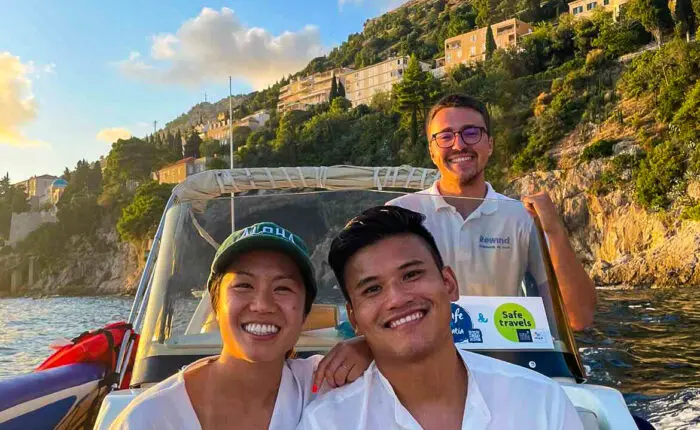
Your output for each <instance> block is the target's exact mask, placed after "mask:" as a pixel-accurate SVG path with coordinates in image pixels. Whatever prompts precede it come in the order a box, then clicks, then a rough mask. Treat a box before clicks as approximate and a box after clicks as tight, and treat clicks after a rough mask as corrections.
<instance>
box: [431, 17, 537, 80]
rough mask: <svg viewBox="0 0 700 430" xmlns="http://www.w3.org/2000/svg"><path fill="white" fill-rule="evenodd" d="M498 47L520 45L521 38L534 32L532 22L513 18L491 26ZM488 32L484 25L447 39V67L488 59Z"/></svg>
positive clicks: (471, 63) (505, 47)
mask: <svg viewBox="0 0 700 430" xmlns="http://www.w3.org/2000/svg"><path fill="white" fill-rule="evenodd" d="M491 31H492V32H493V39H494V40H495V42H496V48H497V49H507V48H510V47H514V46H518V43H519V41H520V39H522V38H523V37H524V36H526V35H528V34H530V33H532V31H533V28H532V26H531V25H530V24H528V23H526V22H523V21H520V20H519V19H516V18H512V19H508V20H505V21H502V22H499V23H497V24H493V25H492V26H491ZM486 32H487V27H482V28H479V29H476V30H474V31H470V32H469V33H464V34H460V35H458V36H455V37H451V38H449V39H447V40H445V68H446V69H447V70H449V69H450V68H452V67H454V66H456V65H458V64H464V65H473V64H476V63H477V62H479V61H484V60H485V59H486Z"/></svg>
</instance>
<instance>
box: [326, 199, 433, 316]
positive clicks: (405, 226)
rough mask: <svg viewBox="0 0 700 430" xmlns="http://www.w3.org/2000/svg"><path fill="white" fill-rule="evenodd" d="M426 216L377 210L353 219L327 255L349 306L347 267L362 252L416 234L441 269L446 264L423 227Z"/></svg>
mask: <svg viewBox="0 0 700 430" xmlns="http://www.w3.org/2000/svg"><path fill="white" fill-rule="evenodd" d="M424 220H425V216H424V215H422V214H419V213H418V212H413V211H411V210H408V209H404V208H402V207H398V206H376V207H373V208H370V209H367V210H366V211H364V212H362V213H361V214H360V215H358V216H356V217H355V218H353V219H351V220H350V221H349V222H348V223H347V224H346V225H345V227H344V228H343V229H342V230H341V231H340V233H338V235H337V236H336V237H335V239H333V242H332V243H331V249H330V252H329V253H328V264H330V266H331V269H333V273H334V274H335V277H336V279H337V280H338V285H340V290H341V291H342V292H343V296H345V300H347V302H348V303H350V296H349V295H348V289H347V286H346V285H345V265H346V264H347V262H348V260H350V258H352V256H353V255H355V254H356V253H357V252H358V251H359V250H360V249H362V248H365V247H367V246H369V245H372V244H374V243H376V242H379V241H380V240H382V239H386V238H388V237H391V236H397V235H401V234H415V235H417V236H419V237H420V238H421V239H423V241H425V243H426V244H427V245H428V248H430V252H431V254H433V258H434V259H435V264H436V265H437V266H438V269H440V270H442V268H443V266H444V263H443V261H442V256H441V255H440V251H439V250H438V247H437V245H436V244H435V239H434V238H433V235H432V234H430V232H429V231H428V230H427V229H426V228H425V227H424V226H423V221H424Z"/></svg>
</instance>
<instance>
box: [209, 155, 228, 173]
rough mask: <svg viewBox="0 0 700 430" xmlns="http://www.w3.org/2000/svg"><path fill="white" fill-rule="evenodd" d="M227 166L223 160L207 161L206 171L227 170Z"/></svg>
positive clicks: (210, 159)
mask: <svg viewBox="0 0 700 430" xmlns="http://www.w3.org/2000/svg"><path fill="white" fill-rule="evenodd" d="M228 168H229V165H228V163H227V162H226V160H224V159H223V158H218V157H217V158H209V159H207V170H217V169H228Z"/></svg>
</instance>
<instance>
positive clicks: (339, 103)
mask: <svg viewBox="0 0 700 430" xmlns="http://www.w3.org/2000/svg"><path fill="white" fill-rule="evenodd" d="M351 107H352V102H350V100H348V99H346V98H345V97H336V98H335V99H333V102H332V103H331V110H330V111H331V112H332V113H343V112H347V111H348V109H350V108H351Z"/></svg>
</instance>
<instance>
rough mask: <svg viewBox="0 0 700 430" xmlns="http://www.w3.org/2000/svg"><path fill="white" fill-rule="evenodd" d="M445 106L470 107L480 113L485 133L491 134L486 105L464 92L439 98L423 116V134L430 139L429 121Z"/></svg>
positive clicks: (489, 118) (489, 117)
mask: <svg viewBox="0 0 700 430" xmlns="http://www.w3.org/2000/svg"><path fill="white" fill-rule="evenodd" d="M445 108H465V109H472V110H475V111H477V112H479V113H480V114H481V116H482V117H483V118H484V124H486V133H487V134H488V135H489V136H491V116H490V115H489V110H488V109H487V108H486V105H485V104H484V103H482V102H480V101H479V100H477V99H475V98H474V97H470V96H468V95H466V94H450V95H447V96H445V97H443V98H441V99H440V101H438V102H437V103H435V105H434V106H433V107H432V108H431V109H430V112H428V115H427V116H426V117H425V135H426V136H428V140H430V138H431V136H430V123H431V121H432V120H433V118H435V115H437V113H438V112H440V111H441V110H443V109H445Z"/></svg>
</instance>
